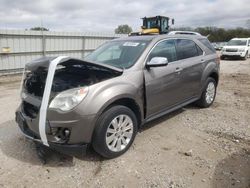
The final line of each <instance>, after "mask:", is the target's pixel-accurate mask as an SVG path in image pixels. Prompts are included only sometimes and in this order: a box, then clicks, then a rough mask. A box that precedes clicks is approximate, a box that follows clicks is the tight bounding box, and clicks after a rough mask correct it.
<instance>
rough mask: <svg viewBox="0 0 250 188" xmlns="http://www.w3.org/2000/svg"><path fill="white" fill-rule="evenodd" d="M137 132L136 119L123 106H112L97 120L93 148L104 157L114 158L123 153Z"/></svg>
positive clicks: (130, 111) (131, 112)
mask: <svg viewBox="0 0 250 188" xmlns="http://www.w3.org/2000/svg"><path fill="white" fill-rule="evenodd" d="M136 133H137V119H136V116H135V114H134V113H133V111H132V110H130V109H129V108H127V107H125V106H113V107H111V108H110V109H108V110H107V111H105V112H104V113H103V114H102V115H101V116H100V118H99V120H98V122H97V127H96V130H95V132H94V137H93V148H94V149H95V151H96V152H97V153H99V154H100V155H102V156H103V157H105V158H114V157H118V156H120V155H122V154H123V153H125V152H126V151H127V150H128V149H129V147H130V146H131V144H132V143H133V141H134V138H135V135H136Z"/></svg>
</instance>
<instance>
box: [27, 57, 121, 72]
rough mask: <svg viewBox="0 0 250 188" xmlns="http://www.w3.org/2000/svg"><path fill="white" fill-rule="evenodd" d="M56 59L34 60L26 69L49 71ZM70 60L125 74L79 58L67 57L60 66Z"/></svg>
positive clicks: (108, 66)
mask: <svg viewBox="0 0 250 188" xmlns="http://www.w3.org/2000/svg"><path fill="white" fill-rule="evenodd" d="M56 58H57V57H42V58H39V59H35V60H32V61H31V62H29V63H27V64H26V66H25V67H26V68H27V69H29V70H36V69H38V68H39V67H43V68H45V69H48V67H49V65H50V63H51V62H52V61H53V60H54V59H56ZM70 60H74V61H78V62H81V63H83V64H86V65H90V66H91V65H93V66H94V67H98V68H104V69H107V70H111V71H115V72H119V73H122V72H123V69H120V68H117V67H113V66H110V65H105V64H100V63H95V62H90V61H85V60H82V59H77V58H71V57H65V58H64V59H63V60H61V62H60V64H65V63H67V62H68V61H70Z"/></svg>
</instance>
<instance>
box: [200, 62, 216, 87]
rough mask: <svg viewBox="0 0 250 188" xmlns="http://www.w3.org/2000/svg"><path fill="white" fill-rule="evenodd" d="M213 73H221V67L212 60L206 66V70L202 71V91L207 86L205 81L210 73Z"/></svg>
mask: <svg viewBox="0 0 250 188" xmlns="http://www.w3.org/2000/svg"><path fill="white" fill-rule="evenodd" d="M212 73H216V74H217V75H219V67H218V65H217V63H216V62H214V61H211V62H209V63H208V64H207V65H206V67H205V68H204V71H203V73H202V77H201V86H202V91H203V89H204V87H205V82H206V79H207V78H208V77H209V75H211V74H212Z"/></svg>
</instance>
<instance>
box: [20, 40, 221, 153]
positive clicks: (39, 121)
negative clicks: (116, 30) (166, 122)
mask: <svg viewBox="0 0 250 188" xmlns="http://www.w3.org/2000/svg"><path fill="white" fill-rule="evenodd" d="M218 80H219V57H218V56H217V54H216V52H215V50H214V48H213V47H212V45H211V44H210V42H209V41H208V40H207V38H206V37H203V36H199V35H147V36H131V37H124V38H119V39H115V40H112V41H109V42H107V43H105V44H103V45H101V46H100V47H99V48H97V49H96V50H95V51H94V52H92V53H91V54H89V55H88V56H86V57H85V58H84V59H76V58H70V57H67V56H59V57H43V58H40V59H37V60H34V61H31V62H29V63H27V64H26V66H25V69H24V73H23V80H22V90H21V100H22V101H21V104H20V106H19V107H18V109H17V111H16V121H17V123H18V125H19V127H20V129H21V131H22V132H23V134H24V135H25V136H26V137H28V138H29V139H31V140H33V141H34V142H36V143H39V144H42V145H45V146H47V147H50V148H52V149H54V150H57V151H59V152H62V153H65V154H69V155H74V156H81V155H83V154H84V153H85V152H86V149H87V147H88V146H89V145H92V146H93V148H94V150H95V151H96V152H97V153H99V154H100V155H102V156H104V157H106V158H114V157H117V156H120V155H121V154H123V153H124V152H126V151H127V150H128V149H129V147H130V146H131V144H132V143H133V141H134V138H135V136H136V133H137V130H138V129H139V128H141V127H142V126H143V125H144V124H145V123H146V122H149V121H151V120H153V119H155V118H158V117H160V116H163V115H165V114H167V113H170V112H171V111H174V110H176V109H178V108H181V107H183V106H185V105H188V104H190V103H196V104H197V105H198V106H200V107H202V108H206V107H209V106H210V105H211V104H212V103H213V101H214V99H215V95H216V87H217V85H218Z"/></svg>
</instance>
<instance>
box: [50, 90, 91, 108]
mask: <svg viewBox="0 0 250 188" xmlns="http://www.w3.org/2000/svg"><path fill="white" fill-rule="evenodd" d="M88 91H89V88H88V87H81V88H74V89H69V90H66V91H63V92H61V93H59V94H58V95H57V96H56V97H55V98H54V99H53V100H52V101H51V103H50V105H49V107H50V108H57V109H60V110H62V111H69V110H71V109H73V108H74V107H76V106H77V105H78V104H79V103H80V102H81V101H82V100H83V99H84V98H85V97H86V96H87V94H88Z"/></svg>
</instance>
